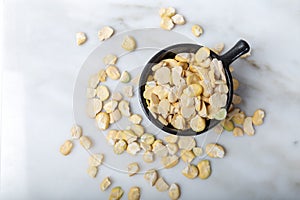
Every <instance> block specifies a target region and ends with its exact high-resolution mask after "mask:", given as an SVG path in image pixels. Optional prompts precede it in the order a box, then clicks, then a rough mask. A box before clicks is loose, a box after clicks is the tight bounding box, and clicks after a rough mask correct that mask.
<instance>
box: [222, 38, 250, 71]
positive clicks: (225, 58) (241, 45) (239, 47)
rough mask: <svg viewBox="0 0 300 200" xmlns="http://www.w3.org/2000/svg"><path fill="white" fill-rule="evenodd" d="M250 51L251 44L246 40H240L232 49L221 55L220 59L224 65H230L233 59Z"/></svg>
mask: <svg viewBox="0 0 300 200" xmlns="http://www.w3.org/2000/svg"><path fill="white" fill-rule="evenodd" d="M249 51H250V45H249V44H248V43H247V42H246V41H245V40H239V41H238V42H237V43H236V44H235V45H234V46H233V47H232V48H231V49H230V50H228V51H227V52H226V53H225V54H223V55H221V56H220V60H222V62H223V65H224V67H229V65H230V64H231V63H232V62H233V61H235V60H236V59H238V58H239V57H240V56H242V55H244V54H245V53H247V52H249Z"/></svg>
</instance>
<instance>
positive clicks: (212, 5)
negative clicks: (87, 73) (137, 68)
mask: <svg viewBox="0 0 300 200" xmlns="http://www.w3.org/2000/svg"><path fill="white" fill-rule="evenodd" d="M1 6H4V7H3V10H4V13H1V14H3V16H4V23H3V27H2V28H1V30H2V32H3V33H4V40H3V41H4V45H3V46H2V47H3V48H2V51H1V58H2V63H3V65H1V67H2V81H1V90H2V91H1V92H2V99H1V101H2V107H1V117H2V121H1V168H0V172H1V182H0V187H1V195H0V199H3V200H6V199H106V198H107V197H108V192H105V193H103V192H101V191H100V190H99V183H100V181H101V179H102V178H103V177H105V176H107V175H110V176H112V177H113V180H114V185H122V186H123V187H124V188H125V189H126V191H127V190H128V188H129V187H130V186H132V185H135V184H138V185H141V186H142V199H153V198H155V197H156V198H159V199H167V198H168V197H167V193H159V192H157V191H156V190H155V188H151V187H150V186H148V185H147V184H146V183H145V181H144V180H143V178H142V176H141V175H139V176H136V177H134V178H130V179H129V178H128V177H127V175H126V174H123V173H119V172H116V171H114V170H111V169H109V168H107V167H102V168H101V171H100V173H99V175H98V177H97V178H96V179H95V180H92V179H90V178H89V177H88V176H87V175H86V173H85V170H86V167H87V157H88V156H87V153H86V152H85V151H83V150H82V149H81V148H80V147H79V145H78V144H76V145H75V148H74V151H73V153H72V154H71V155H70V156H68V157H63V156H61V155H60V154H59V153H58V148H59V146H60V144H61V143H62V142H63V141H64V140H65V139H66V138H68V137H69V129H70V127H71V125H72V124H73V114H72V95H73V86H74V83H75V80H76V76H77V73H78V72H79V70H80V67H81V64H82V63H83V62H84V60H85V59H86V58H87V56H88V55H89V53H90V52H91V51H92V50H93V49H94V48H95V47H96V46H97V45H99V43H100V42H99V41H98V40H97V37H96V32H97V30H98V29H99V28H100V27H102V26H104V25H111V26H112V27H114V28H115V30H116V32H117V33H120V32H122V31H125V30H131V29H140V28H145V27H158V26H159V17H158V14H157V13H158V9H159V8H160V7H162V6H174V7H176V8H177V9H178V12H179V13H181V14H183V15H184V16H185V17H186V19H187V24H186V25H184V26H177V27H176V28H175V29H174V31H176V32H179V33H182V34H184V35H186V36H188V37H192V34H191V32H190V27H191V25H193V24H194V23H199V24H201V25H202V26H203V27H204V30H205V33H204V35H203V36H202V37H200V38H199V39H196V40H197V42H198V43H200V44H203V45H207V46H213V45H214V44H216V43H218V42H221V41H223V42H224V43H225V44H226V48H227V49H228V48H229V47H230V46H231V45H233V44H234V43H235V42H236V41H237V40H238V39H239V38H244V39H246V40H247V41H248V42H249V43H250V44H251V47H252V50H253V53H252V56H251V57H250V58H248V60H247V61H245V60H238V61H237V62H235V64H234V66H235V69H236V70H235V76H236V77H237V78H238V79H239V80H240V82H241V87H240V89H239V91H238V93H239V94H240V95H241V96H242V97H243V98H244V103H243V104H241V106H240V107H241V108H242V109H243V110H245V111H246V113H247V114H249V115H250V114H251V113H253V111H254V110H255V109H256V108H258V107H260V108H263V109H265V110H266V113H267V115H266V119H265V123H264V125H263V126H261V127H258V128H257V129H256V131H257V132H256V135H255V136H254V137H247V136H244V137H241V138H235V137H233V136H232V135H231V134H227V133H225V134H223V135H222V137H221V138H220V143H221V144H222V145H224V146H225V147H226V150H227V155H226V157H225V158H224V159H221V160H212V168H213V173H212V175H211V177H210V178H209V179H208V180H206V181H203V180H198V179H197V180H186V179H185V178H183V177H182V176H181V175H180V168H179V167H177V168H175V169H174V170H168V171H162V174H163V176H165V177H166V179H167V180H168V182H170V183H172V182H178V183H181V186H182V199H200V198H201V199H221V198H222V199H299V195H300V155H299V153H300V143H299V141H300V134H299V129H300V123H299V113H300V104H299V102H300V89H299V85H300V81H299V76H300V68H299V65H300V58H299V53H298V49H299V46H300V39H299V35H300V26H299V22H300V2H299V1H297V0H289V1H283V0H281V1H280V0H275V1H271V0H263V1H261V0H253V1H234V0H226V1H221V0H220V1H179V0H174V1H138V0H134V1H130V0H126V1H108V0H103V1H97V0H91V1H79V0H72V1H70V0H60V1H59V0H51V1H50V0H47V1H38V0H27V1H22V0H9V1H4V3H3V4H1ZM77 31H84V32H86V33H87V34H88V37H89V40H88V41H87V43H86V44H84V45H83V46H81V47H77V46H76V45H75V42H74V35H75V33H76V32H77ZM251 63H252V64H251ZM253 63H255V64H253ZM174 174H175V175H174ZM126 195H127V193H126V194H125V196H124V197H123V199H126Z"/></svg>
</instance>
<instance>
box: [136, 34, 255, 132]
mask: <svg viewBox="0 0 300 200" xmlns="http://www.w3.org/2000/svg"><path fill="white" fill-rule="evenodd" d="M201 47H202V46H201V45H197V44H176V45H172V46H169V47H167V48H165V49H163V50H161V51H159V52H158V53H157V54H155V55H154V56H153V57H152V58H151V59H150V60H149V62H148V63H147V64H146V66H145V68H144V69H143V72H142V74H141V77H140V81H139V91H138V95H139V102H140V104H141V106H142V108H143V111H144V112H145V114H146V116H147V117H148V119H149V120H150V121H151V122H152V123H153V124H154V125H155V126H157V127H158V128H159V129H161V130H163V131H165V132H167V133H170V134H173V135H180V136H194V135H199V134H202V133H205V132H207V131H208V130H210V129H212V128H213V127H214V126H216V125H217V124H218V123H219V122H220V121H219V120H216V119H213V120H209V119H208V120H206V127H205V129H204V130H203V131H201V132H195V131H193V130H192V129H187V130H178V129H176V128H174V127H173V126H172V125H170V124H169V125H168V126H165V125H163V124H162V123H161V122H160V121H159V120H158V119H155V118H154V117H153V115H152V114H151V113H150V111H149V110H148V108H147V103H146V99H145V98H144V97H143V93H144V91H145V85H146V82H147V79H148V76H149V75H152V74H153V71H152V70H151V68H152V67H153V66H154V65H155V64H157V63H159V62H160V61H162V60H164V59H168V58H172V59H173V58H175V55H176V54H178V53H196V52H197V51H198V49H199V48H201ZM249 50H250V46H249V44H248V43H247V42H246V41H244V40H239V41H238V42H237V43H236V44H235V45H234V47H232V48H231V49H230V50H229V51H227V52H226V53H225V54H223V55H221V56H220V55H217V54H215V53H214V52H213V51H210V56H211V58H212V59H213V58H216V59H218V60H220V61H222V63H223V67H224V72H225V76H226V81H227V86H228V93H227V102H226V106H225V108H226V110H228V109H229V107H230V105H231V101H232V96H233V83H232V76H231V73H230V71H229V65H230V64H231V63H232V62H233V61H235V60H236V59H237V58H239V57H240V56H241V55H243V54H245V53H247V52H249Z"/></svg>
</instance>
